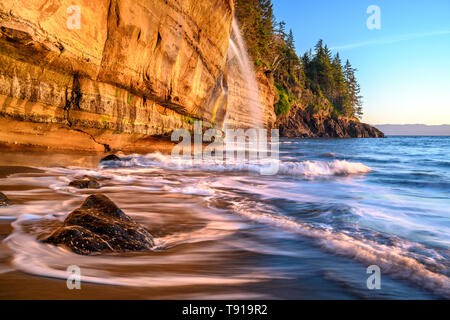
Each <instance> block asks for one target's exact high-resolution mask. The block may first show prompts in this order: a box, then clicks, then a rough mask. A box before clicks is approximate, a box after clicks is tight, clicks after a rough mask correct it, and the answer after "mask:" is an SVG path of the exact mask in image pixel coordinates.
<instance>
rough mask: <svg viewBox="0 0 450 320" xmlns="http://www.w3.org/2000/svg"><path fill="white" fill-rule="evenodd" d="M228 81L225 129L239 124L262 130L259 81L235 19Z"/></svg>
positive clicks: (229, 51)
mask: <svg viewBox="0 0 450 320" xmlns="http://www.w3.org/2000/svg"><path fill="white" fill-rule="evenodd" d="M227 82H228V87H229V92H228V106H227V113H226V115H225V121H224V128H227V127H233V126H234V127H236V126H238V125H237V124H239V126H241V127H252V128H263V127H264V124H263V108H262V105H261V101H260V96H259V89H258V82H257V80H256V76H255V72H254V69H253V62H252V61H250V58H249V56H248V51H247V47H246V45H245V42H244V39H243V37H242V35H241V31H240V29H239V25H238V23H237V21H236V20H233V24H232V33H231V36H230V44H229V48H228V73H227Z"/></svg>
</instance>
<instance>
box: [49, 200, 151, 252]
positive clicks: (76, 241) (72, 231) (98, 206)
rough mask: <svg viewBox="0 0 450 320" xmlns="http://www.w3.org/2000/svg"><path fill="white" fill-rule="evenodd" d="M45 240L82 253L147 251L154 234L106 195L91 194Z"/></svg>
mask: <svg viewBox="0 0 450 320" xmlns="http://www.w3.org/2000/svg"><path fill="white" fill-rule="evenodd" d="M44 242H45V243H49V244H54V245H65V246H67V247H68V248H70V249H71V250H72V251H74V252H75V253H78V254H82V255H90V254H95V253H108V252H128V251H144V250H149V249H151V248H152V247H153V245H154V242H153V237H152V236H151V234H150V233H149V232H148V231H147V230H146V229H145V228H144V227H143V226H141V225H140V224H138V223H136V222H134V221H133V220H132V219H131V218H130V217H128V216H127V215H126V214H125V213H124V212H123V211H122V210H120V209H119V208H118V207H117V206H116V205H115V204H114V203H113V202H112V201H111V200H110V199H109V198H108V197H106V196H104V195H103V194H96V195H91V196H89V197H88V198H87V199H86V200H85V201H84V203H83V204H82V205H81V207H80V208H78V209H76V210H74V211H73V212H72V213H70V214H69V215H68V216H67V218H66V219H65V220H64V224H63V226H61V227H60V228H58V229H57V230H55V231H54V232H53V233H52V234H51V235H50V236H49V237H48V238H47V239H45V240H44Z"/></svg>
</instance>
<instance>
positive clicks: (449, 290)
mask: <svg viewBox="0 0 450 320" xmlns="http://www.w3.org/2000/svg"><path fill="white" fill-rule="evenodd" d="M233 207H234V210H235V212H237V213H239V214H241V215H243V216H245V217H247V218H249V219H251V220H253V221H257V222H259V223H264V224H268V225H271V226H275V227H278V228H282V229H284V230H288V231H290V232H294V233H296V234H299V235H301V236H304V237H308V238H311V239H314V240H316V241H317V243H318V245H319V246H320V247H322V248H323V249H325V250H327V251H329V252H332V253H337V254H339V255H343V256H346V257H350V258H352V259H355V260H357V261H360V262H362V263H364V264H366V265H377V266H379V267H380V268H381V272H382V273H383V274H390V275H393V276H395V277H397V278H400V279H404V280H407V281H411V282H413V283H415V284H417V285H419V286H421V287H423V288H426V289H428V290H430V291H432V292H435V293H437V294H439V295H442V296H445V297H446V298H450V278H449V277H448V276H446V275H444V274H442V273H438V272H434V271H432V270H429V269H428V268H427V267H426V266H425V265H424V264H422V263H420V262H419V261H418V259H414V258H411V257H409V256H408V255H409V254H410V252H408V251H407V250H405V247H413V246H418V247H422V248H423V246H421V245H419V244H414V243H408V242H407V241H404V243H408V245H404V244H403V247H401V246H387V245H383V244H380V243H377V242H375V241H371V240H368V239H364V241H361V240H359V239H356V238H355V237H353V236H351V235H347V234H344V233H341V232H336V231H334V230H333V229H332V228H325V229H319V228H317V227H314V226H311V225H310V224H308V223H303V222H299V221H295V220H293V219H290V218H288V217H283V216H280V215H277V214H275V213H270V212H268V211H269V210H270V208H269V210H268V208H264V209H260V208H258V204H255V203H245V202H236V203H234V204H233ZM264 212H265V213H264ZM436 255H438V254H436ZM423 259H424V260H428V261H430V260H432V261H433V259H432V258H430V257H423ZM433 262H434V268H435V269H438V270H441V271H442V270H443V271H444V272H445V271H446V270H447V267H446V266H445V265H443V264H440V263H436V261H433Z"/></svg>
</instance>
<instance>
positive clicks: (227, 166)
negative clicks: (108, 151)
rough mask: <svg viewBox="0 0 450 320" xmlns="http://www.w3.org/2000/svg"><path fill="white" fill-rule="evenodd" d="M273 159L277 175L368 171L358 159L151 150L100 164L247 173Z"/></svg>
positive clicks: (359, 172) (109, 166)
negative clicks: (190, 155)
mask: <svg viewBox="0 0 450 320" xmlns="http://www.w3.org/2000/svg"><path fill="white" fill-rule="evenodd" d="M273 162H276V163H277V165H278V167H279V171H278V174H279V175H288V176H297V177H320V176H333V175H336V176H340V175H353V174H365V173H369V172H371V169H370V168H369V167H367V166H365V165H364V164H362V163H355V162H349V161H346V160H334V161H329V162H324V161H301V162H290V161H281V160H273V159H268V160H264V159H263V160H257V161H249V160H224V161H203V160H202V161H200V162H197V161H195V160H193V159H192V160H185V159H182V158H173V157H171V156H169V155H163V154H161V153H151V154H148V155H145V156H140V155H132V156H127V157H124V159H123V161H121V162H116V163H109V164H106V165H105V166H104V168H134V167H137V168H139V167H151V166H158V167H159V166H162V167H167V168H170V169H177V170H186V169H193V170H202V171H217V172H233V171H236V172H240V171H248V172H251V173H258V174H259V173H260V172H261V168H262V167H268V166H271V165H272V163H273Z"/></svg>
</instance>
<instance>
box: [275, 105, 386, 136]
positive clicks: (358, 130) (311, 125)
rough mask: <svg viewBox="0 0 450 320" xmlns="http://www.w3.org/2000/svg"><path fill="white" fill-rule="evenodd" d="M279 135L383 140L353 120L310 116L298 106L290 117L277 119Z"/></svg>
mask: <svg viewBox="0 0 450 320" xmlns="http://www.w3.org/2000/svg"><path fill="white" fill-rule="evenodd" d="M276 125H277V126H278V127H279V128H280V135H281V136H283V137H290V138H293V137H300V138H384V134H383V132H381V131H380V130H378V129H376V128H374V127H372V126H370V125H368V124H365V123H361V122H359V121H357V120H354V119H347V118H342V117H332V116H330V115H325V114H316V115H311V114H310V113H309V112H307V111H306V110H304V109H302V108H301V107H299V106H295V107H293V108H292V110H291V112H290V115H289V116H287V117H282V118H280V119H278V121H277V124H276Z"/></svg>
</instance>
